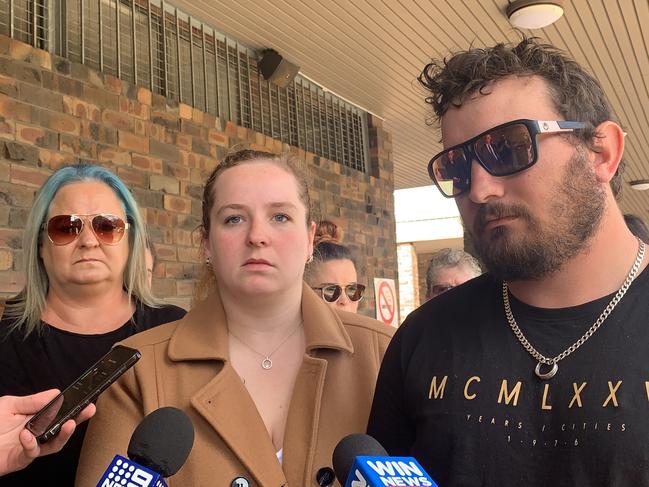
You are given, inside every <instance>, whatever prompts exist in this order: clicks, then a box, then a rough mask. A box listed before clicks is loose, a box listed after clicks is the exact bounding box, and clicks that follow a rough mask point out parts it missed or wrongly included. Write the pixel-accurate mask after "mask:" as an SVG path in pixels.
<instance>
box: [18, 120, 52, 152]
mask: <svg viewBox="0 0 649 487" xmlns="http://www.w3.org/2000/svg"><path fill="white" fill-rule="evenodd" d="M58 139H59V136H58V134H56V133H55V132H52V131H50V130H46V129H43V128H40V127H33V126H31V125H24V124H22V123H16V140H18V141H20V142H27V143H29V144H32V145H35V146H38V147H43V148H45V149H56V148H57V147H58V145H59V140H58Z"/></svg>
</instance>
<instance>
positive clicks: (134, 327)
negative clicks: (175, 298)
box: [0, 303, 185, 487]
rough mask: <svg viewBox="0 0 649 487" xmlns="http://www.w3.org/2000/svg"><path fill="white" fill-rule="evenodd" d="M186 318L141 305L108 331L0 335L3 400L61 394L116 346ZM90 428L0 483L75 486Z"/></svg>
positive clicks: (175, 310) (1, 325)
mask: <svg viewBox="0 0 649 487" xmlns="http://www.w3.org/2000/svg"><path fill="white" fill-rule="evenodd" d="M184 315H185V310H183V309H182V308H179V307H177V306H172V305H166V306H162V307H160V308H151V307H149V306H145V305H142V304H140V303H138V304H137V306H136V310H135V313H134V315H133V317H132V319H131V320H129V321H128V322H127V323H125V324H124V325H123V326H122V327H120V328H118V329H117V330H114V331H111V332H110V333H104V334H101V335H81V334H77V333H71V332H68V331H63V330H59V329H57V328H54V327H52V326H49V325H48V324H46V323H42V325H43V331H42V333H40V334H39V333H37V332H33V333H31V334H30V335H29V336H28V337H27V339H24V335H22V333H16V332H14V333H11V334H9V335H8V336H7V335H6V334H3V335H0V396H3V395H12V396H24V395H27V394H34V393H36V392H41V391H44V390H47V389H52V388H54V387H56V388H58V389H61V390H63V389H65V388H66V387H67V386H69V385H70V384H72V382H73V381H74V380H75V379H76V378H77V377H79V376H80V375H81V373H83V372H84V371H85V370H86V369H87V368H88V367H90V366H91V365H92V364H94V363H95V362H96V361H97V360H99V359H100V358H101V357H102V356H103V355H104V354H106V353H107V352H108V351H109V350H110V349H111V348H112V346H113V345H114V344H115V343H116V342H119V341H121V340H124V339H126V338H128V337H129V336H131V335H134V334H135V333H138V332H141V331H144V330H148V329H149V328H153V327H154V326H158V325H161V324H163V323H168V322H170V321H175V320H178V319H180V318H182V317H183V316H184ZM9 324H10V321H9V320H8V319H4V320H2V321H0V332H5V330H7V329H8V327H9ZM87 425H88V423H87V422H85V423H82V424H81V425H79V426H78V427H77V429H76V430H75V432H74V434H73V435H72V438H70V440H69V441H68V443H67V444H66V445H65V447H63V449H62V450H61V451H60V452H59V453H55V454H53V455H48V456H45V457H41V458H37V459H36V460H35V461H34V462H32V464H31V465H29V466H28V467H27V468H26V469H24V470H21V471H19V472H15V473H13V474H9V475H7V476H5V477H2V478H0V485H2V486H3V487H4V486H31V485H46V484H45V483H44V482H46V481H47V482H48V483H47V485H57V486H59V485H60V486H64V487H67V486H73V485H74V477H75V475H76V470H77V463H78V461H79V454H80V453H81V446H82V444H83V437H84V435H85V433H86V428H87ZM97 480H98V481H99V479H97Z"/></svg>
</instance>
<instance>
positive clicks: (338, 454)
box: [332, 434, 437, 487]
mask: <svg viewBox="0 0 649 487" xmlns="http://www.w3.org/2000/svg"><path fill="white" fill-rule="evenodd" d="M332 462H333V466H334V472H336V478H337V479H338V482H340V483H341V485H344V486H345V487H386V486H390V485H407V486H411V487H437V484H436V483H435V482H433V479H431V478H430V476H429V475H428V474H427V473H426V471H425V470H424V469H423V467H422V466H421V465H419V462H417V460H415V459H414V458H413V457H391V456H388V454H387V452H386V451H385V449H384V448H383V446H381V444H380V443H379V442H378V441H376V440H375V439H374V438H372V437H371V436H369V435H363V434H352V435H348V436H345V437H344V438H343V439H342V440H340V441H339V442H338V444H337V445H336V448H335V449H334V453H333V458H332Z"/></svg>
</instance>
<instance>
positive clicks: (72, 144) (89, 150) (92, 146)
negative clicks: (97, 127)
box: [59, 134, 97, 159]
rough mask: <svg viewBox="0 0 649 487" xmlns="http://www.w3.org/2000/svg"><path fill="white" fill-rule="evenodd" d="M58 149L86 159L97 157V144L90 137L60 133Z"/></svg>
mask: <svg viewBox="0 0 649 487" xmlns="http://www.w3.org/2000/svg"><path fill="white" fill-rule="evenodd" d="M60 139H61V142H60V147H59V150H60V151H61V152H68V153H70V154H75V155H77V156H79V157H83V158H86V159H97V144H96V143H95V142H94V141H92V140H90V139H80V138H78V137H74V136H73V135H68V134H61V137H60Z"/></svg>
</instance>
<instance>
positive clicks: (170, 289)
mask: <svg viewBox="0 0 649 487" xmlns="http://www.w3.org/2000/svg"><path fill="white" fill-rule="evenodd" d="M152 291H153V294H155V295H156V296H161V297H166V296H175V295H176V281H175V280H173V279H156V280H155V281H154V282H153V286H152Z"/></svg>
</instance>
